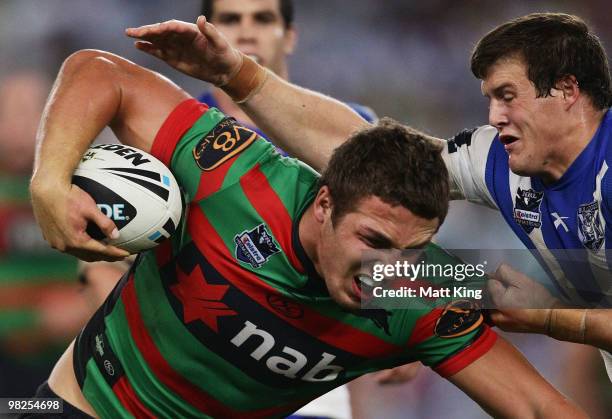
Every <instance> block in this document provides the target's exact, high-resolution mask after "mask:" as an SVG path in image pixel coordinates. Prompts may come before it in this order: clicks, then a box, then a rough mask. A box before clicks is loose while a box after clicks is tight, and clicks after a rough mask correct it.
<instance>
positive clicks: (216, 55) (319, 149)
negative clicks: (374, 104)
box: [126, 16, 367, 170]
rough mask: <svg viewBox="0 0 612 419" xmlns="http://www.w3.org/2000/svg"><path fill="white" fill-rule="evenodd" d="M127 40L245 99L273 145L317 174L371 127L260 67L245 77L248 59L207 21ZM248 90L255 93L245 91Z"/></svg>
mask: <svg viewBox="0 0 612 419" xmlns="http://www.w3.org/2000/svg"><path fill="white" fill-rule="evenodd" d="M126 34H127V35H128V36H130V37H133V38H137V39H138V41H136V43H135V45H136V47H137V48H138V49H140V50H142V51H144V52H146V53H148V54H151V55H153V56H155V57H157V58H159V59H161V60H164V61H165V62H167V63H168V64H169V65H171V66H172V67H174V68H176V69H177V70H179V71H182V72H184V73H186V74H188V75H190V76H193V77H196V78H198V79H201V80H204V81H208V82H211V83H213V84H215V85H216V86H219V87H221V88H222V89H224V90H226V92H228V93H230V96H232V97H234V98H235V99H236V94H238V95H241V94H243V93H244V96H243V97H239V98H238V99H242V100H244V103H242V104H241V106H242V108H243V109H244V110H245V112H246V113H247V114H248V115H249V116H250V117H251V118H252V119H253V120H254V121H255V122H256V123H257V125H258V126H259V127H260V128H261V129H262V130H263V131H264V132H266V133H267V134H269V135H270V136H271V138H272V140H273V141H274V143H275V144H276V145H278V146H279V147H281V148H282V149H283V150H285V151H287V152H288V153H289V154H291V155H294V156H297V157H299V158H300V159H301V160H303V161H305V162H306V163H308V164H310V165H311V166H312V167H314V168H315V169H317V170H321V169H322V168H324V167H325V165H326V164H327V161H328V160H329V157H330V155H331V153H332V151H333V150H334V149H335V148H336V147H337V146H338V145H340V144H341V143H343V142H344V141H345V140H346V139H347V138H348V136H349V135H350V134H351V133H352V132H353V131H356V130H357V129H359V128H362V127H363V126H365V125H366V124H367V122H365V121H364V120H363V119H362V118H361V117H360V116H359V115H358V114H357V113H356V112H354V111H353V110H352V109H350V108H349V107H348V106H346V105H344V104H343V103H341V102H339V101H336V100H334V99H332V98H330V97H327V96H325V95H322V94H320V93H316V92H313V91H310V90H307V89H304V88H300V87H298V86H295V85H293V84H290V83H288V82H286V81H284V80H282V79H281V78H279V77H277V76H275V75H274V74H272V73H271V72H269V71H268V70H265V69H264V68H263V67H261V66H258V65H257V64H255V63H250V64H247V65H250V66H251V67H250V70H249V71H253V73H252V74H251V73H249V74H245V71H242V73H241V70H243V69H245V70H246V69H248V68H247V67H244V65H245V61H246V60H248V58H245V57H244V56H243V55H242V54H240V52H239V51H238V50H236V49H234V48H232V47H231V46H230V45H229V44H228V42H227V41H226V40H225V38H224V37H223V36H222V35H221V34H220V33H219V32H218V31H217V29H216V28H215V27H214V26H213V25H212V24H210V23H208V22H206V19H205V18H204V17H203V16H201V17H199V18H198V20H197V23H196V24H191V23H187V22H181V21H176V20H173V21H168V22H164V23H158V24H155V25H147V26H142V27H139V28H130V29H127V30H126ZM252 65H254V67H253V66H252ZM257 72H263V73H261V74H260V75H257ZM264 73H265V75H264ZM242 76H246V77H242ZM250 76H253V77H261V78H262V80H261V84H256V85H251V84H249V83H251V80H252V77H250ZM241 84H242V85H241ZM244 85H246V89H250V88H251V87H252V89H251V90H247V91H245V86H244ZM245 99H246V100H245ZM278 115H282V118H281V120H282V123H281V122H279V120H278Z"/></svg>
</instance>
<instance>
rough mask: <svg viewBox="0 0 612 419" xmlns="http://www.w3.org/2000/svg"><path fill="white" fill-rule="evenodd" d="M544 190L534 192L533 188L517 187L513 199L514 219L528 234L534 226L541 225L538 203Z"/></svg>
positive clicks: (538, 226)
mask: <svg viewBox="0 0 612 419" xmlns="http://www.w3.org/2000/svg"><path fill="white" fill-rule="evenodd" d="M543 197H544V192H536V191H534V190H533V189H525V190H523V189H521V188H518V191H517V192H516V197H515V200H514V221H516V222H517V224H518V225H520V226H521V227H522V228H523V230H525V233H527V234H529V233H531V232H532V231H533V229H534V228H540V226H541V225H542V214H540V203H541V202H542V198H543Z"/></svg>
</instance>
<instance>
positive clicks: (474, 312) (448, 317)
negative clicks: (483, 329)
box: [434, 300, 484, 338]
mask: <svg viewBox="0 0 612 419" xmlns="http://www.w3.org/2000/svg"><path fill="white" fill-rule="evenodd" d="M483 321H484V318H483V316H482V313H481V311H480V309H479V307H478V306H477V305H476V304H475V303H473V302H472V301H470V300H457V301H453V302H451V303H448V304H447V305H446V307H445V308H444V311H443V312H442V315H441V316H440V317H439V318H438V321H437V322H436V327H435V329H434V332H435V334H436V336H439V337H441V338H454V337H458V336H463V335H467V334H468V333H470V332H471V331H473V330H475V329H476V328H478V326H480V325H481V324H482V322H483Z"/></svg>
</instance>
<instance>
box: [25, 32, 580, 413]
mask: <svg viewBox="0 0 612 419" xmlns="http://www.w3.org/2000/svg"><path fill="white" fill-rule="evenodd" d="M211 30H212V29H211ZM192 33H193V32H192ZM214 36H219V35H218V34H217V33H216V32H215V33H214ZM215 42H217V43H218V44H216V45H227V44H226V43H224V42H225V41H224V40H222V38H216V41H215ZM222 42H223V43H222ZM230 51H235V50H230ZM236 54H238V53H237V52H236ZM237 57H240V56H239V55H238V56H237ZM239 77H240V76H239ZM92 84H96V85H97V86H98V87H99V90H100V92H103V94H100V95H96V96H95V97H93V98H92V96H91V95H90V87H91V85H92ZM221 84H222V83H221ZM231 86H233V85H232V84H231V83H230V87H231ZM238 93H240V92H238ZM234 97H235V98H236V96H234ZM237 98H238V99H239V100H240V99H244V97H240V96H238V97H237ZM75 121H78V123H77V122H75ZM105 125H110V126H111V128H113V130H114V132H115V133H116V135H117V136H118V137H119V138H120V140H121V141H122V142H123V143H126V144H129V145H131V146H135V147H138V148H141V149H144V150H149V151H151V153H152V154H154V155H156V156H157V157H159V158H160V159H161V160H162V161H164V162H166V163H167V164H168V165H169V166H170V167H171V168H172V170H173V172H174V174H175V176H176V177H177V179H178V181H179V182H180V183H181V185H182V186H183V187H184V188H185V190H186V195H187V196H188V197H189V203H188V205H189V210H188V215H187V217H186V219H185V220H184V223H185V228H184V229H183V228H179V229H178V230H179V231H182V233H181V234H177V235H175V236H174V237H173V239H172V242H166V243H165V244H164V245H161V246H160V247H159V248H157V249H156V250H154V251H148V252H146V253H144V254H142V256H141V257H140V259H139V261H138V262H137V263H136V264H135V265H134V268H133V269H132V270H131V272H130V274H129V275H126V276H125V277H124V278H123V279H122V280H121V282H120V283H119V284H118V286H117V288H116V289H115V290H114V291H113V292H112V293H111V295H110V296H109V298H108V299H107V301H106V302H105V304H104V305H103V307H101V308H100V310H99V311H98V312H97V314H96V315H95V316H94V317H93V319H92V320H91V321H90V322H89V323H88V325H87V326H86V327H85V329H84V330H83V331H82V332H81V334H80V335H79V337H78V338H77V340H76V342H75V343H74V344H72V345H71V346H70V347H69V349H68V350H67V351H66V353H65V354H64V355H63V357H62V358H61V359H60V361H59V362H58V364H57V365H56V367H55V369H54V371H53V372H52V374H51V376H50V378H49V383H48V384H49V385H48V386H43V387H42V388H41V389H40V392H39V394H38V396H45V395H46V396H47V397H52V395H53V394H57V395H58V396H60V397H62V398H64V399H65V400H66V402H67V403H66V404H65V405H64V409H65V413H71V414H74V415H77V416H78V415H81V416H82V415H84V414H90V415H98V416H101V417H117V416H127V415H132V416H137V417H149V416H163V417H185V416H190V417H193V416H205V415H206V416H213V417H237V416H249V417H268V416H273V417H274V416H283V415H286V414H287V413H289V412H291V411H293V410H295V409H296V408H297V407H299V406H300V405H302V404H305V403H306V402H307V401H309V400H310V399H312V398H314V397H316V396H317V395H319V394H322V393H325V392H326V391H328V390H329V389H331V388H333V387H335V386H338V385H340V384H342V383H344V382H346V381H349V380H351V379H353V378H355V377H357V376H359V375H362V374H364V373H367V372H371V371H375V370H378V369H382V368H388V367H391V366H394V365H401V364H404V363H406V362H409V361H412V360H416V359H419V360H421V361H423V362H424V363H425V364H427V365H430V366H432V367H433V368H434V369H435V370H436V371H437V372H439V373H440V374H441V375H443V376H446V377H447V378H448V379H449V380H450V381H452V382H453V383H454V384H455V385H457V386H458V387H460V388H461V389H463V391H465V392H466V393H467V394H468V395H469V396H470V397H471V398H473V399H474V400H475V401H477V402H478V403H479V404H480V405H481V406H483V408H485V409H486V410H487V411H488V412H490V413H491V414H493V415H496V416H510V415H517V416H522V417H551V418H552V417H554V418H559V417H572V418H575V417H581V416H582V413H581V412H580V411H578V410H577V409H576V408H575V407H574V406H572V405H571V404H570V403H569V402H568V401H567V400H565V399H564V398H563V397H562V396H561V395H560V394H559V393H557V392H556V391H555V390H554V389H553V388H552V387H551V386H550V385H549V384H548V383H546V382H545V381H544V380H543V379H542V377H540V376H539V374H538V373H537V372H536V371H535V370H534V369H533V368H532V367H531V366H530V365H529V364H528V363H527V361H526V360H525V359H524V358H523V357H522V356H521V355H520V354H519V353H518V352H517V351H516V350H515V349H514V348H512V347H511V346H510V345H509V344H507V343H506V342H505V341H504V340H503V339H502V338H498V337H496V335H495V334H494V332H492V331H491V330H490V329H489V328H488V326H486V325H485V324H484V323H483V322H482V316H481V315H480V314H479V313H478V312H476V311H473V310H457V309H449V310H444V311H443V310H430V309H424V308H423V309H421V310H402V311H393V312H391V313H380V315H381V316H383V317H384V319H381V321H378V322H374V321H372V319H371V316H372V313H364V312H362V311H360V310H359V308H360V300H361V286H360V282H359V280H358V279H357V278H358V274H360V269H361V256H362V251H364V250H367V249H372V248H379V249H389V248H406V247H417V246H421V245H424V244H426V243H427V242H428V241H429V240H430V239H431V236H432V235H433V234H434V232H435V231H436V230H437V228H438V226H439V225H440V223H441V222H442V221H443V219H444V217H445V214H446V211H447V209H448V199H447V198H448V194H449V189H448V178H447V175H446V171H445V169H444V163H443V161H442V159H441V157H440V154H439V149H438V148H437V147H435V146H434V145H432V143H431V142H430V141H428V140H427V139H426V138H425V137H424V136H423V135H422V134H420V133H418V132H416V131H413V130H410V129H406V128H404V127H402V126H400V125H399V124H397V123H394V122H392V121H383V122H382V123H380V124H378V125H376V126H374V127H372V128H367V129H364V130H361V131H359V132H357V133H355V134H354V135H353V136H352V137H351V139H350V140H349V141H348V142H346V144H344V145H343V146H341V147H340V148H339V149H338V150H337V152H336V153H335V154H334V157H333V158H332V160H331V163H330V164H329V167H328V168H327V169H326V171H325V172H324V173H323V175H322V177H321V179H319V177H318V175H317V174H316V173H315V172H314V171H312V170H311V169H310V168H309V167H308V166H306V165H303V164H302V163H300V162H299V161H297V160H294V159H289V158H285V157H281V156H280V155H279V154H278V153H276V151H275V150H274V148H273V146H272V145H270V144H269V143H267V142H265V141H263V140H261V139H259V138H258V136H257V135H256V134H255V133H253V132H252V131H250V130H248V129H246V128H244V127H241V126H240V125H238V124H236V123H235V122H234V121H233V120H232V119H230V118H226V117H225V116H224V115H223V114H222V113H221V112H219V111H217V110H216V109H209V108H208V107H207V106H206V105H203V104H200V103H198V102H196V101H195V100H192V99H190V98H189V96H188V95H187V94H186V93H185V92H183V91H182V90H180V89H179V88H177V87H176V86H175V85H174V84H172V83H171V82H169V81H168V80H167V79H165V78H163V77H161V76H159V75H157V74H155V73H153V72H150V71H148V70H146V69H144V68H142V67H139V66H137V65H134V64H132V63H130V62H128V61H126V60H124V59H121V58H120V57H117V56H115V55H112V54H108V53H104V52H100V51H81V52H78V53H75V54H73V55H72V56H71V57H70V58H69V59H68V60H67V61H66V62H65V63H64V65H63V67H62V70H61V71H60V74H59V76H58V78H57V81H56V85H55V87H54V89H53V92H52V94H51V97H50V98H49V101H48V103H47V106H46V108H45V114H44V117H43V121H42V125H41V128H40V131H39V132H40V140H41V143H40V146H39V149H38V155H37V160H36V169H35V173H34V176H33V179H32V184H31V190H32V197H33V204H34V208H35V212H36V215H37V218H38V221H39V222H40V224H41V228H42V230H43V232H44V235H45V237H46V238H47V240H48V241H49V242H50V243H51V244H52V245H53V246H54V247H55V248H58V249H60V250H64V251H68V252H70V253H72V254H78V255H79V256H81V257H85V258H88V259H95V258H99V257H101V256H102V257H104V258H107V259H115V258H121V257H124V256H125V255H126V252H124V251H121V250H119V249H117V248H114V247H113V246H108V245H105V244H103V243H101V242H96V241H93V240H91V238H90V237H88V236H87V235H86V233H85V228H86V225H87V222H88V221H93V222H96V223H98V224H99V226H100V227H101V229H102V230H103V231H104V232H105V233H106V234H107V235H109V236H110V235H111V234H112V231H113V229H114V225H113V224H112V222H110V220H108V219H106V218H104V217H100V216H99V215H98V211H97V207H96V205H95V203H94V202H93V200H92V199H91V197H89V196H88V195H87V194H85V193H84V192H83V191H82V190H79V189H78V188H77V187H75V186H71V184H70V178H71V174H72V173H73V170H74V168H75V167H76V166H77V164H78V162H79V160H80V158H81V156H82V154H83V152H84V151H85V150H86V149H87V147H88V146H89V144H90V143H91V142H92V141H93V139H94V138H95V136H96V135H97V133H98V132H99V131H100V129H101V128H102V127H104V126H105ZM363 155H368V157H369V158H368V159H363V158H361V156H363ZM417 155H418V156H419V158H414V156H417ZM405 172H406V173H408V174H409V175H408V176H406V175H405ZM432 180H433V182H432ZM426 183H427V187H423V185H424V184H426ZM428 252H430V253H431V255H432V257H434V258H439V260H440V261H442V262H447V263H451V262H455V263H456V261H454V260H453V259H452V258H450V257H449V256H447V255H446V254H444V253H443V252H439V251H438V249H437V248H436V247H433V246H431V247H429V248H428ZM68 403H70V404H68ZM66 409H68V410H69V411H70V412H67V411H66Z"/></svg>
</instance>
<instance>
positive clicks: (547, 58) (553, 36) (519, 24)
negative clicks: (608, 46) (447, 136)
mask: <svg viewBox="0 0 612 419" xmlns="http://www.w3.org/2000/svg"><path fill="white" fill-rule="evenodd" d="M517 53H518V54H519V57H521V58H523V59H524V61H525V63H526V65H527V73H528V74H527V76H528V78H529V80H530V81H531V82H532V83H533V84H534V85H535V88H536V92H537V95H538V97H546V96H548V95H550V94H551V89H552V88H553V87H554V86H555V84H556V83H557V82H558V81H559V80H560V79H561V78H563V77H565V76H568V75H573V76H574V77H576V80H577V81H578V86H579V87H580V90H581V91H582V92H585V93H586V94H587V95H588V96H589V97H590V98H591V100H592V102H593V105H594V106H595V107H596V108H597V109H605V108H608V107H609V106H610V105H611V104H612V88H611V86H610V68H609V66H608V59H607V57H606V53H605V51H604V49H603V46H602V45H601V42H600V40H599V38H597V36H595V35H594V34H593V33H591V32H589V28H588V26H587V25H586V23H585V22H584V21H583V20H582V19H580V18H579V17H577V16H573V15H568V14H562V13H533V14H530V15H527V16H523V17H520V18H517V19H514V20H511V21H510V22H508V23H505V24H503V25H501V26H498V27H497V28H495V29H493V30H492V31H491V32H489V33H488V34H487V35H486V36H485V37H484V38H482V39H481V40H480V42H478V44H477V45H476V48H475V49H474V52H473V53H472V60H471V68H472V73H474V75H475V76H476V77H477V78H479V79H484V78H486V77H487V72H488V71H489V69H490V68H491V66H492V65H493V64H495V62H497V60H499V59H500V58H503V57H508V56H510V55H513V54H517Z"/></svg>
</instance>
